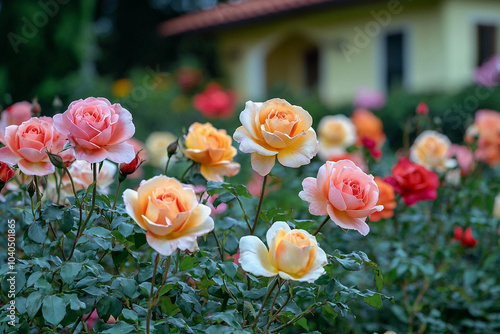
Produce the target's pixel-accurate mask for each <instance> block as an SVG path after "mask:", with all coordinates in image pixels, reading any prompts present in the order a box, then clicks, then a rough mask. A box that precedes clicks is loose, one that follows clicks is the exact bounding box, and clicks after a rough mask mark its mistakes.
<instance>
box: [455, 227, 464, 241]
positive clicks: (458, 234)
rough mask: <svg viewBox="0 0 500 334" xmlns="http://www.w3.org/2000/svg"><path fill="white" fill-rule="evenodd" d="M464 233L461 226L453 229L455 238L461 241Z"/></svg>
mask: <svg viewBox="0 0 500 334" xmlns="http://www.w3.org/2000/svg"><path fill="white" fill-rule="evenodd" d="M463 235H464V230H463V229H462V228H461V227H460V226H457V227H455V229H454V230H453V239H455V240H458V241H460V240H462V236H463Z"/></svg>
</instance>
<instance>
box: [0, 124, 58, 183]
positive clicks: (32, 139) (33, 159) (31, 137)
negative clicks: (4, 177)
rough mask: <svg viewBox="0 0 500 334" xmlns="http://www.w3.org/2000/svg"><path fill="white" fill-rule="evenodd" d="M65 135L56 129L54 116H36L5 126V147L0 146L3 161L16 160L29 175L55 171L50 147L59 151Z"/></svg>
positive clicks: (53, 151)
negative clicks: (49, 154) (17, 123)
mask: <svg viewBox="0 0 500 334" xmlns="http://www.w3.org/2000/svg"><path fill="white" fill-rule="evenodd" d="M65 140H66V137H65V136H64V135H62V134H61V133H59V132H57V131H56V129H54V126H53V124H52V118H50V117H40V118H37V117H33V118H31V119H30V120H28V121H26V122H24V123H22V124H21V125H10V126H8V127H7V128H6V129H5V145H6V146H5V147H2V148H0V161H3V162H5V163H7V164H9V165H11V166H12V165H15V164H17V165H18V166H19V169H20V170H21V171H22V172H23V173H24V174H26V175H38V176H44V175H49V174H52V173H54V171H55V168H54V166H53V165H52V163H51V162H50V160H49V156H48V155H47V151H50V152H52V153H59V152H60V151H62V149H63V148H64V143H65Z"/></svg>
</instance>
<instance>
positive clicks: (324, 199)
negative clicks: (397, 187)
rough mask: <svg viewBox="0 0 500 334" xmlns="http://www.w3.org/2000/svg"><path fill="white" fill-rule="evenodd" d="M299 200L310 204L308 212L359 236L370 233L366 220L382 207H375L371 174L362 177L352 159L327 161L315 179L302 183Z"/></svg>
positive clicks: (311, 178) (362, 174) (376, 193)
mask: <svg viewBox="0 0 500 334" xmlns="http://www.w3.org/2000/svg"><path fill="white" fill-rule="evenodd" d="M302 186H303V188H304V190H302V191H301V192H300V193H299V197H300V198H301V199H302V200H304V201H306V202H309V212H310V213H311V214H312V215H316V216H325V215H328V216H330V219H331V220H333V222H334V223H335V224H337V225H338V226H340V227H341V228H343V229H354V230H357V231H358V232H359V233H361V234H362V235H367V234H368V232H370V228H369V227H368V224H366V223H365V220H366V218H367V217H368V216H369V215H371V214H372V213H374V212H377V211H382V210H383V209H384V207H383V206H382V205H377V201H378V196H379V190H378V186H377V184H376V183H375V181H374V180H373V176H372V175H367V174H365V173H364V172H363V171H362V170H361V169H360V168H359V167H358V166H356V165H355V164H354V162H352V161H351V160H340V161H338V162H332V161H327V162H326V164H324V165H323V166H321V167H320V169H319V171H318V177H317V178H313V177H307V178H305V179H304V181H302Z"/></svg>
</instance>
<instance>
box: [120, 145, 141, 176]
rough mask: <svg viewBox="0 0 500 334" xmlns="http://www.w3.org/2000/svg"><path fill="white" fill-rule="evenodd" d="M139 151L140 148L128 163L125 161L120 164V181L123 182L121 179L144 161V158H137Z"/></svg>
mask: <svg viewBox="0 0 500 334" xmlns="http://www.w3.org/2000/svg"><path fill="white" fill-rule="evenodd" d="M141 151H142V150H140V151H138V152H137V154H136V155H135V158H134V159H133V160H132V161H131V162H129V163H128V164H126V163H121V164H120V175H119V181H120V182H123V180H125V179H126V178H127V175H130V174H132V173H133V172H135V171H136V170H137V169H138V168H139V167H140V166H141V164H142V163H143V162H144V160H142V159H139V153H141Z"/></svg>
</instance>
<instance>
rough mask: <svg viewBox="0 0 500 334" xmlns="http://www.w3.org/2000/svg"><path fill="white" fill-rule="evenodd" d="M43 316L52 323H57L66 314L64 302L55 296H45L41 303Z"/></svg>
mask: <svg viewBox="0 0 500 334" xmlns="http://www.w3.org/2000/svg"><path fill="white" fill-rule="evenodd" d="M42 314H43V318H44V319H45V320H46V321H47V322H48V323H50V324H52V325H58V324H59V323H60V322H61V321H62V320H63V319H64V316H65V315H66V304H65V303H64V301H63V300H62V299H61V298H59V297H57V296H47V297H45V298H44V300H43V305H42Z"/></svg>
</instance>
